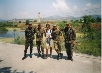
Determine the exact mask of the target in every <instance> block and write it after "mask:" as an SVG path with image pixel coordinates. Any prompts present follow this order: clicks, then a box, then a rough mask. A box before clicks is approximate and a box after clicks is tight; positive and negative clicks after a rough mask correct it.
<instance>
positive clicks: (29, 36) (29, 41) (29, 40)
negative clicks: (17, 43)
mask: <svg viewBox="0 0 102 73" xmlns="http://www.w3.org/2000/svg"><path fill="white" fill-rule="evenodd" d="M25 39H26V41H25V50H24V57H26V53H27V49H28V47H29V46H30V57H31V54H32V48H33V40H34V30H33V29H32V28H29V27H28V28H26V30H25Z"/></svg>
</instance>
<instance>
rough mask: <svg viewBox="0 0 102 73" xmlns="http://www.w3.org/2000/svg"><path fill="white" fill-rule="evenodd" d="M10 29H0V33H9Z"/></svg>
mask: <svg viewBox="0 0 102 73" xmlns="http://www.w3.org/2000/svg"><path fill="white" fill-rule="evenodd" d="M7 32H8V29H6V28H5V27H0V33H2V34H3V33H7Z"/></svg>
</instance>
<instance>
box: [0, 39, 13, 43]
mask: <svg viewBox="0 0 102 73" xmlns="http://www.w3.org/2000/svg"><path fill="white" fill-rule="evenodd" d="M13 40H14V39H13V38H0V42H3V43H12V42H13Z"/></svg>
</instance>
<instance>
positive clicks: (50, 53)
mask: <svg viewBox="0 0 102 73" xmlns="http://www.w3.org/2000/svg"><path fill="white" fill-rule="evenodd" d="M50 58H52V47H50Z"/></svg>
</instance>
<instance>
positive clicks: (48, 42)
mask: <svg viewBox="0 0 102 73" xmlns="http://www.w3.org/2000/svg"><path fill="white" fill-rule="evenodd" d="M51 33H52V30H51V29H50V24H46V30H45V37H46V59H47V58H48V48H50V58H52V43H53V42H52V36H51Z"/></svg>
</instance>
